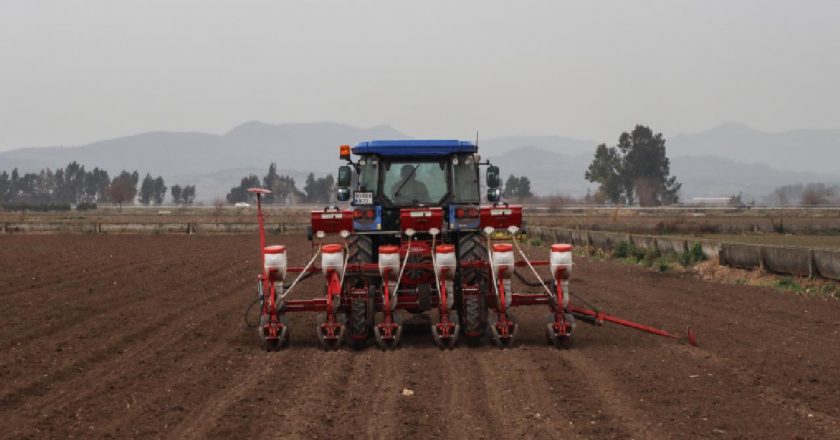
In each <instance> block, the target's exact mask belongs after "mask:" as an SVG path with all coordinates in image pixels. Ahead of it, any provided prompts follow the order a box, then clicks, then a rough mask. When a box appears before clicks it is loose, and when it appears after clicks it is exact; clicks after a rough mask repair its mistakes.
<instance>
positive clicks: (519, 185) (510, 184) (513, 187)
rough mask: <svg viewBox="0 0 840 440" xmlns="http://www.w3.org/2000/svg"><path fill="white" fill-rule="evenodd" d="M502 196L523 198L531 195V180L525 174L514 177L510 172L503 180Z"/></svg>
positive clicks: (514, 198) (515, 198) (516, 198)
mask: <svg viewBox="0 0 840 440" xmlns="http://www.w3.org/2000/svg"><path fill="white" fill-rule="evenodd" d="M502 196H504V197H505V198H509V199H512V200H524V199H527V198H529V197H533V194H532V193H531V180H530V179H528V178H527V177H525V176H522V177H516V176H514V175H513V174H511V175H510V176H508V178H507V180H505V185H504V189H503V191H502Z"/></svg>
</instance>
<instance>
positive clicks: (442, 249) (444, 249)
mask: <svg viewBox="0 0 840 440" xmlns="http://www.w3.org/2000/svg"><path fill="white" fill-rule="evenodd" d="M435 252H436V253H438V254H451V253H453V252H455V246H453V245H451V244H439V245H437V247H435Z"/></svg>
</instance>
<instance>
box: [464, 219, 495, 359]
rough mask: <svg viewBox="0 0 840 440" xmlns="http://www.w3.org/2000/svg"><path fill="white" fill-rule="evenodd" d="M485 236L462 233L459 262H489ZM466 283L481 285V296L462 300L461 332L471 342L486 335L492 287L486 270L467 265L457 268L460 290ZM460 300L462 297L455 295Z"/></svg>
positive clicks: (477, 340)
mask: <svg viewBox="0 0 840 440" xmlns="http://www.w3.org/2000/svg"><path fill="white" fill-rule="evenodd" d="M485 243H486V242H485V240H484V237H483V236H482V235H481V234H480V233H478V232H472V233H466V234H462V235H460V236H459V237H458V262H459V263H467V262H476V261H487V246H486V244H485ZM464 285H478V286H479V292H480V295H479V297H478V298H477V299H476V298H464V297H463V296H462V295H463V294H462V293H461V292H459V293H461V299H462V301H460V302H459V307H458V308H459V309H458V315H459V318H460V320H461V331H462V332H463V333H464V336H465V337H466V339H467V342H469V343H477V342H479V341H480V340H481V338H482V337H483V336H484V334H485V329H486V324H487V304H486V300H485V297H484V296H485V294H486V293H487V289H488V288H489V287H490V282H489V280H488V277H487V270H486V269H482V268H475V267H468V268H462V269H459V271H458V284H457V286H458V290H459V291H460V290H461V289H462V286H464ZM456 299H459V298H456Z"/></svg>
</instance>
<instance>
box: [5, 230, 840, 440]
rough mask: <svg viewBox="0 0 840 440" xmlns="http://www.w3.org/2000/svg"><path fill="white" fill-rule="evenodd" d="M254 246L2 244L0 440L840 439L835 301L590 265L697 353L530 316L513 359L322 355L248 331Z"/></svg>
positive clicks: (626, 311)
mask: <svg viewBox="0 0 840 440" xmlns="http://www.w3.org/2000/svg"><path fill="white" fill-rule="evenodd" d="M275 238H276V237H275ZM272 241H281V242H282V241H284V242H285V243H286V244H288V245H289V246H290V249H291V252H293V254H292V256H293V257H294V259H295V260H297V261H296V262H301V261H300V260H303V259H304V258H305V256H306V255H305V253H304V252H305V249H307V246H308V242H306V241H305V239H303V238H302V237H280V239H279V240H276V239H273V240H272ZM255 243H256V240H255V239H254V238H251V237H245V236H221V237H200V236H119V237H113V236H62V235H54V236H35V235H30V236H0V249H2V250H0V267H2V268H3V270H2V271H0V320H2V332H1V333H0V335H2V336H0V353H2V359H0V379H2V380H0V437H3V438H69V437H71V436H72V437H75V438H79V437H81V438H124V437H132V438H178V439H180V438H266V437H267V438H328V437H335V436H339V435H342V436H344V435H346V436H349V437H350V438H379V437H386V436H388V437H393V436H398V437H402V436H413V437H417V436H420V437H424V438H428V437H441V438H593V439H600V438H636V439H642V438H674V439H682V438H785V439H790V438H814V439H817V438H840V302H836V301H824V300H821V299H817V298H808V297H802V296H796V295H793V294H790V293H781V292H777V291H774V290H769V289H762V288H752V287H744V286H726V285H719V284H712V283H707V282H702V281H698V280H696V279H694V278H692V277H691V276H690V275H679V274H657V273H652V272H647V271H645V270H642V269H639V268H635V267H629V266H624V265H618V264H615V263H589V262H579V264H578V265H577V266H576V269H575V274H574V277H573V280H572V283H573V288H574V290H575V291H577V292H578V293H579V294H581V295H585V296H586V297H588V298H589V299H591V300H592V301H593V302H596V303H597V304H598V305H600V306H602V307H603V308H604V309H605V310H606V311H608V312H611V313H615V314H618V315H620V316H623V317H626V318H629V319H635V320H639V321H642V322H645V323H649V324H653V325H658V326H662V327H664V328H666V329H669V330H673V331H675V332H682V331H684V330H685V328H686V327H687V326H689V325H691V326H693V328H694V329H695V331H696V333H697V335H698V338H699V342H700V347H699V348H692V347H689V346H687V345H684V344H681V343H678V342H675V341H672V340H667V339H663V338H658V337H655V336H651V335H647V334H642V333H638V332H635V331H633V330H630V329H624V328H617V327H608V326H605V327H602V328H594V327H589V326H586V325H584V324H580V325H579V328H578V334H577V340H576V341H575V347H574V348H573V349H571V350H567V351H559V350H556V349H553V348H550V347H548V346H546V345H544V344H545V343H544V338H543V333H542V329H543V326H542V322H543V317H544V315H545V310H543V309H541V308H535V307H532V308H521V309H519V310H518V313H517V318H518V319H519V320H520V322H521V334H520V339H519V341H520V344H519V345H518V347H517V348H514V349H511V350H506V351H500V350H498V349H495V348H492V347H490V346H483V347H477V348H470V347H459V348H458V349H456V350H454V351H446V352H442V351H439V350H438V349H436V348H434V346H433V343H432V341H431V337H430V335H429V334H428V333H427V332H425V331H421V330H415V331H411V332H409V333H408V334H407V335H406V337H405V338H404V341H403V347H402V348H401V349H399V350H397V351H395V352H387V353H386V352H380V351H378V350H375V349H373V348H369V349H368V350H365V351H362V352H351V351H348V350H342V351H338V352H334V353H324V352H322V351H320V350H319V348H318V344H317V340H316V337H315V333H314V319H315V318H314V316H313V315H310V314H299V315H295V316H292V317H291V327H292V347H291V348H290V349H288V350H287V351H284V352H280V353H263V352H260V351H259V349H258V345H257V340H256V334H255V331H254V330H253V329H249V328H246V327H245V325H244V324H243V319H242V315H243V312H244V307H245V306H246V305H247V304H248V303H249V301H250V300H251V299H252V298H253V297H254V288H255V281H254V274H255V270H256V269H257V268H258V261H257V258H256V257H257V254H256V251H257V247H256V246H255ZM404 388H409V389H411V390H413V391H414V395H413V396H410V397H406V396H403V394H402V390H403V389H404Z"/></svg>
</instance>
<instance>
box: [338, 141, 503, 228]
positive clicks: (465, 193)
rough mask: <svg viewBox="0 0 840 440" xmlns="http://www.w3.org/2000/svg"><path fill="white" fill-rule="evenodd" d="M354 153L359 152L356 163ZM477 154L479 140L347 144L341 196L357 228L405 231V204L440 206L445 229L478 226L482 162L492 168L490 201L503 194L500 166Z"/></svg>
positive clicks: (408, 206) (489, 173)
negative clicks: (346, 203) (487, 161)
mask: <svg viewBox="0 0 840 440" xmlns="http://www.w3.org/2000/svg"><path fill="white" fill-rule="evenodd" d="M351 152H352V154H354V155H356V156H358V159H357V160H356V161H355V162H354V161H353V160H352V159H351V157H350V153H351ZM477 153H478V148H477V147H476V145H475V144H473V143H471V142H466V141H457V140H399V141H387V140H386V141H370V142H361V143H359V144H357V145H356V146H355V147H353V148H352V149H351V148H350V147H349V146H342V147H341V158H342V159H345V160H347V161H348V165H345V166H342V167H341V168H340V169H339V173H338V176H339V178H338V187H339V188H338V200H339V201H350V202H351V203H350V204H351V206H353V229H354V230H355V231H357V232H398V231H400V230H401V229H404V228H403V227H404V226H405V225H402V221H401V219H400V217H401V216H400V211H401V210H403V211H404V210H405V209H406V208H440V209H441V211H442V216H443V220H444V227H445V228H446V229H448V230H452V231H463V230H477V229H479V214H480V210H479V204H480V202H481V191H480V184H479V166H480V165H488V166H489V168H488V170H487V171H488V172H487V178H486V181H487V183H488V187H489V190H488V192H487V199H488V200H489V201H491V202H497V201H498V200H499V192H500V191H499V189H498V186H499V179H498V168H497V167H494V166H490V165H489V163H481V161H480V157H479V155H478V154H477ZM353 171H355V173H354V172H353ZM417 215H419V214H417Z"/></svg>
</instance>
